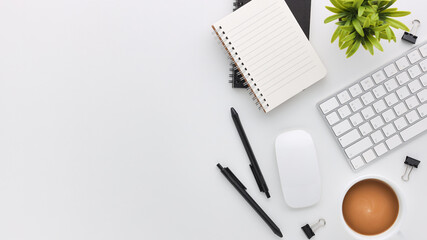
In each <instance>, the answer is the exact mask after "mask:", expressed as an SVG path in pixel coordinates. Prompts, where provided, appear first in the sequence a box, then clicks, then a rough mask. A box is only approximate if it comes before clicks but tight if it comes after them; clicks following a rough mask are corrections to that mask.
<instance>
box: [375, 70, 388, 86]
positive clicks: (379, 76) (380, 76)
mask: <svg viewBox="0 0 427 240" xmlns="http://www.w3.org/2000/svg"><path fill="white" fill-rule="evenodd" d="M372 78H373V79H374V81H375V82H376V83H377V84H378V83H380V82H382V81H384V80H386V78H387V77H386V76H385V74H384V72H383V70H379V71H378V72H376V73H374V75H372Z"/></svg>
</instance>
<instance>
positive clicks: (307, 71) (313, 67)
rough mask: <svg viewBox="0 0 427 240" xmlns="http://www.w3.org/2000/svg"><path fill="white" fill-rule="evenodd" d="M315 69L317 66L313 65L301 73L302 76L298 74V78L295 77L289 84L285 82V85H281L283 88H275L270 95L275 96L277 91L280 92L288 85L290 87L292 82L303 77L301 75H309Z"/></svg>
mask: <svg viewBox="0 0 427 240" xmlns="http://www.w3.org/2000/svg"><path fill="white" fill-rule="evenodd" d="M315 68H316V65H312V66H311V67H310V68H309V69H306V70H304V71H303V72H301V73H300V74H298V75H297V76H295V77H294V79H292V80H290V81H289V82H285V83H284V84H283V85H281V86H279V87H277V88H275V89H274V90H273V91H271V92H269V93H268V95H270V96H271V95H273V94H275V93H276V92H277V91H279V90H280V89H282V88H283V87H286V86H287V85H289V84H291V83H292V82H294V81H295V80H297V79H298V78H299V77H301V75H303V74H307V73H309V72H310V71H312V70H313V69H315Z"/></svg>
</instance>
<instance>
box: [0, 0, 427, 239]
mask: <svg viewBox="0 0 427 240" xmlns="http://www.w3.org/2000/svg"><path fill="white" fill-rule="evenodd" d="M312 2H313V3H312V16H311V37H310V40H311V42H312V44H313V45H314V47H315V49H316V50H317V52H318V54H319V55H320V57H321V59H322V60H323V61H324V63H325V65H326V67H327V69H328V71H329V73H328V76H327V77H326V78H325V79H324V80H322V81H321V82H319V83H318V84H316V85H314V86H313V87H310V88H309V89H307V90H306V91H304V92H303V93H301V94H299V95H298V96H296V97H294V98H293V99H291V100H290V101H288V102H286V103H285V104H282V105H281V106H280V107H278V108H277V109H275V110H274V111H272V112H271V113H269V114H264V113H263V112H260V111H258V110H257V108H256V107H255V105H254V103H253V102H252V101H251V100H250V97H249V96H248V95H247V94H246V93H245V91H244V90H241V89H232V88H231V86H230V84H228V83H227V81H228V78H227V76H228V74H229V72H228V63H229V61H228V60H227V58H226V55H225V54H224V51H223V50H222V49H221V46H219V45H218V44H217V41H216V40H215V37H214V36H213V35H212V30H211V27H210V25H211V24H212V23H214V22H215V21H217V20H218V19H220V18H222V17H223V16H225V15H227V14H228V13H230V12H231V9H232V7H231V5H232V0H220V1H208V0H184V1H171V0H168V1H148V0H143V1H137V0H111V1H101V0H92V1H86V0H59V1H58V0H40V1H30V0H21V1H1V2H0V29H1V30H0V66H1V67H0V113H1V117H0V192H1V197H0V213H1V214H0V226H1V228H0V229H1V230H0V239H7V240H9V239H32V240H34V239H43V240H48V239H52V240H53V239H55V240H56V239H62V240H66V239H70V240H71V239H73V240H74V239H81V240H82V239H88V240H89V239H90V240H93V239H102V240H107V239H162V240H163V239H185V240H190V239H194V240H199V239H212V240H217V239H233V240H234V239H278V238H277V237H276V236H275V235H274V234H273V233H272V232H271V230H270V229H269V228H268V226H267V225H266V224H265V223H264V222H263V221H262V220H261V218H259V217H258V216H257V214H256V213H255V212H254V211H253V210H252V209H251V207H250V206H249V205H248V204H247V203H246V202H245V201H244V200H243V198H242V197H241V196H240V195H239V194H238V193H237V192H236V191H235V190H234V189H233V188H232V186H231V185H230V184H229V183H228V182H227V181H226V180H225V178H224V177H223V176H222V175H221V174H220V172H219V170H218V169H217V168H216V166H215V165H216V163H218V162H220V163H222V164H223V165H225V166H229V167H230V168H231V169H232V170H233V171H234V172H235V174H236V175H237V176H238V177H239V178H240V179H241V181H242V182H243V183H244V184H245V185H246V186H247V187H248V192H249V193H250V194H251V195H252V196H253V198H254V199H255V200H256V201H257V202H258V203H259V204H260V205H261V207H262V208H264V210H265V211H266V212H267V213H268V214H269V215H270V217H271V218H272V219H273V220H274V221H275V222H276V223H277V225H278V226H279V227H280V228H281V229H282V232H283V233H284V235H285V238H284V239H292V240H298V239H301V240H302V239H306V238H305V236H304V235H303V233H302V231H301V230H300V227H301V226H302V225H304V224H306V223H313V222H316V221H317V219H319V218H321V217H322V218H325V219H326V220H327V226H326V227H325V228H323V229H321V230H319V232H318V233H317V235H316V237H315V238H314V239H318V240H320V239H325V240H326V239H327V240H330V239H349V238H350V237H349V235H348V234H347V232H346V231H345V229H344V228H343V224H342V223H341V222H340V213H339V205H340V200H339V198H340V197H341V195H342V193H343V191H344V188H345V187H346V185H347V184H348V182H349V181H351V180H353V179H354V178H356V177H357V176H361V175H365V174H379V175H382V176H385V177H387V178H390V179H391V180H393V181H394V182H395V183H396V184H398V185H399V186H400V187H401V189H402V191H403V193H404V197H405V199H406V205H407V212H406V215H405V219H404V222H403V225H402V230H403V232H404V234H405V235H406V236H407V237H408V239H420V237H421V236H425V218H426V216H427V206H426V204H425V203H426V201H427V188H426V187H425V183H426V182H427V170H426V166H425V165H426V164H427V148H426V147H425V146H426V145H425V143H426V141H427V135H426V134H424V135H423V136H421V137H419V138H417V139H416V140H415V141H413V142H411V143H410V144H408V145H406V146H404V147H402V148H400V149H399V150H398V151H395V152H393V153H392V154H389V155H388V156H387V157H386V158H384V159H381V160H379V161H377V162H376V163H375V164H373V165H372V166H370V167H368V168H366V169H364V170H363V171H361V172H359V173H353V172H352V171H351V170H350V167H349V166H348V165H347V162H346V161H345V160H344V157H343V155H342V152H340V150H339V148H338V146H337V144H336V142H335V141H334V139H333V138H332V135H331V133H330V132H329V130H328V129H327V127H326V125H325V123H324V122H323V120H322V119H321V117H320V115H319V113H318V111H317V110H316V108H315V104H316V103H317V102H318V101H320V100H321V99H323V98H325V97H327V96H329V95H330V94H332V93H333V92H335V91H337V90H338V89H340V88H341V87H344V86H345V85H347V84H349V83H351V82H352V81H354V80H356V79H357V78H358V77H360V76H361V75H362V74H364V73H366V72H367V71H371V70H373V69H374V68H376V67H378V66H380V65H382V64H384V63H386V62H387V61H388V60H391V58H394V57H397V56H398V55H400V54H401V53H402V52H403V51H404V50H406V49H408V48H409V45H408V44H405V43H403V42H402V41H400V40H398V41H397V43H392V44H388V43H385V42H384V43H383V46H384V49H385V51H384V53H381V52H378V51H377V52H376V54H375V56H370V55H369V54H368V53H367V52H364V51H363V49H362V50H359V52H358V53H357V54H356V55H355V56H353V57H352V58H350V59H345V56H344V52H343V51H340V50H338V47H337V44H330V36H331V35H332V32H333V29H334V28H335V25H334V24H326V25H325V24H323V20H324V19H325V18H326V17H327V16H328V15H330V13H329V12H328V11H327V10H326V9H325V8H324V5H325V4H326V1H320V0H313V1H312ZM396 5H397V6H398V7H399V8H401V9H402V10H410V11H412V12H413V13H412V15H410V16H409V17H405V18H402V19H401V20H402V21H403V22H405V23H406V24H410V22H411V21H412V19H414V18H418V19H420V20H421V28H420V30H419V34H418V35H419V42H422V41H424V40H427V30H426V29H427V18H426V15H425V10H426V9H427V3H426V2H425V1H404V0H400V1H398V2H397V4H396ZM424 24H425V25H424ZM402 33H403V32H402V31H400V30H399V31H396V35H397V36H398V37H400V36H401V35H402ZM231 106H234V107H235V108H236V109H237V111H238V112H239V114H240V117H241V119H242V123H243V125H244V128H245V130H246V133H247V135H248V137H249V140H250V142H251V144H252V147H253V150H254V152H255V155H256V157H257V159H258V161H259V164H260V166H261V169H262V171H263V173H264V177H265V179H266V182H267V184H268V186H269V188H270V192H271V195H272V198H270V199H266V197H265V195H263V194H261V193H260V192H259V191H258V189H257V186H256V183H255V181H254V178H253V176H252V173H251V171H250V169H249V166H248V163H249V161H248V158H247V156H246V153H245V151H244V148H243V146H242V144H241V141H240V139H239V136H238V134H237V131H236V129H235V127H234V124H233V122H232V119H231V117H230V107H231ZM293 128H302V129H306V130H307V131H309V132H310V133H311V134H312V136H313V138H314V141H315V144H316V145H317V150H318V157H319V163H320V170H321V176H322V181H323V183H322V185H323V195H322V199H321V201H320V202H319V203H318V204H317V205H316V206H313V207H310V208H307V209H302V210H294V209H291V208H289V207H288V206H287V205H286V204H285V202H284V199H283V196H282V192H281V188H280V183H279V174H278V172H277V165H276V160H275V153H274V145H273V143H274V140H275V137H276V136H277V135H278V134H280V133H281V132H283V131H286V130H287V129H293ZM406 155H411V156H413V157H415V158H419V159H421V160H422V161H424V162H423V163H421V165H420V168H418V169H416V170H415V171H414V172H413V174H412V178H411V181H410V182H408V183H404V182H402V181H401V180H400V176H401V175H402V173H403V171H404V165H403V160H404V157H405V156H406Z"/></svg>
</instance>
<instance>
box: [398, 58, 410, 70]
mask: <svg viewBox="0 0 427 240" xmlns="http://www.w3.org/2000/svg"><path fill="white" fill-rule="evenodd" d="M396 65H397V67H398V68H399V70H403V69H405V68H407V67H409V62H408V59H407V58H406V57H402V58H400V59H399V60H397V61H396Z"/></svg>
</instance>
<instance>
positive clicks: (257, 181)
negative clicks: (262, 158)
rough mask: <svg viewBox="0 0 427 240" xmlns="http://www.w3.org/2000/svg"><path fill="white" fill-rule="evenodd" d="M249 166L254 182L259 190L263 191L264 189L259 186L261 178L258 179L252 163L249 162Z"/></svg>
mask: <svg viewBox="0 0 427 240" xmlns="http://www.w3.org/2000/svg"><path fill="white" fill-rule="evenodd" d="M249 167H251V170H252V173H253V174H254V177H255V181H256V184H257V185H258V188H259V190H260V191H261V192H264V189H263V188H262V186H261V180H260V179H259V177H258V174H256V172H255V168H254V167H253V166H252V164H249Z"/></svg>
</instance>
